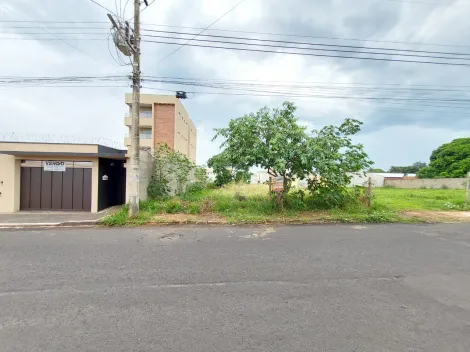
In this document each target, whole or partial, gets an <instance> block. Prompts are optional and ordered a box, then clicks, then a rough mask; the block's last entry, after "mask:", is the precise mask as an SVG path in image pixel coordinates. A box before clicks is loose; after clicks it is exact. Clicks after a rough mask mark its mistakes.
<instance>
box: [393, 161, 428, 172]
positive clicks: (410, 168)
mask: <svg viewBox="0 0 470 352" xmlns="http://www.w3.org/2000/svg"><path fill="white" fill-rule="evenodd" d="M423 167H426V163H423V162H422V161H417V162H415V163H414V164H413V165H411V166H391V167H390V170H389V172H396V173H400V174H416V173H417V172H418V171H419V170H421V169H422V168H423Z"/></svg>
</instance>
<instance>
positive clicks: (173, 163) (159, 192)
mask: <svg viewBox="0 0 470 352" xmlns="http://www.w3.org/2000/svg"><path fill="white" fill-rule="evenodd" d="M153 162H154V171H153V174H152V177H151V179H150V182H149V185H148V187H147V194H148V196H149V197H150V198H151V199H154V198H155V199H163V198H166V197H168V196H169V195H170V192H171V188H170V182H171V181H172V180H174V181H176V193H177V194H182V193H184V191H185V187H186V184H187V183H188V180H189V176H190V172H191V171H192V170H195V174H198V173H199V177H203V176H202V173H201V172H200V171H197V168H196V165H194V163H192V162H191V161H190V160H189V159H188V158H187V157H186V156H185V155H183V154H181V153H180V152H178V151H175V150H173V149H171V148H170V147H168V145H167V144H160V145H159V146H158V147H157V148H156V150H155V153H154V155H153ZM196 177H197V176H196Z"/></svg>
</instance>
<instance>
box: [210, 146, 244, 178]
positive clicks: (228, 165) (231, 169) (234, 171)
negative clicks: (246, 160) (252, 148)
mask: <svg viewBox="0 0 470 352" xmlns="http://www.w3.org/2000/svg"><path fill="white" fill-rule="evenodd" d="M207 166H209V167H211V168H212V169H213V171H214V174H215V181H214V183H215V184H216V185H217V186H219V187H221V186H223V185H226V184H228V183H230V182H232V181H236V182H249V181H250V177H251V173H250V172H249V171H248V168H246V167H244V166H243V165H241V166H240V165H237V163H236V162H235V161H234V160H233V159H232V158H231V157H230V155H229V154H228V153H227V152H226V151H223V152H222V153H220V154H217V155H214V156H213V157H211V158H210V159H209V160H208V162H207Z"/></svg>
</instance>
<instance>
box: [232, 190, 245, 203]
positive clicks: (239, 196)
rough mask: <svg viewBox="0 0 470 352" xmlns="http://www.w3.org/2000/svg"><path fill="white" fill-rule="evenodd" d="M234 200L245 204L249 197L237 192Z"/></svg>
mask: <svg viewBox="0 0 470 352" xmlns="http://www.w3.org/2000/svg"><path fill="white" fill-rule="evenodd" d="M233 198H235V200H238V201H239V202H244V201H247V200H248V198H247V196H245V195H243V194H241V193H240V192H235V194H234V195H233Z"/></svg>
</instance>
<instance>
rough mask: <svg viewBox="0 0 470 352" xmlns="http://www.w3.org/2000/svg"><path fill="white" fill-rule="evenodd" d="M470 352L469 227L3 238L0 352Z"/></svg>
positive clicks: (62, 232)
mask: <svg viewBox="0 0 470 352" xmlns="http://www.w3.org/2000/svg"><path fill="white" fill-rule="evenodd" d="M469 350H470V226H469V225H468V224H460V225H458V224H454V225H450V224H448V225H444V224H442V225H374V226H365V227H362V226H346V225H345V226H326V225H325V226H323V225H319V226H295V227H294V226H287V227H277V228H269V227H245V228H237V227H212V228H200V227H199V228H196V227H194V228H174V227H166V228H141V229H46V230H38V231H35V230H28V231H0V351H2V352H3V351H28V352H33V351H67V352H72V351H113V352H115V351H126V352H130V351H152V352H153V351H165V352H169V351H178V352H183V351H184V352H185V351H191V352H198V351H200V352H210V351H217V352H221V351H224V352H225V351H227V352H231V351H262V352H273V351H288V352H294V351H309V352H310V351H357V352H363V351H371V352H379V351H399V352H403V351H407V352H409V351H426V352H431V351H436V352H443V351H465V352H468V351H469Z"/></svg>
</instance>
